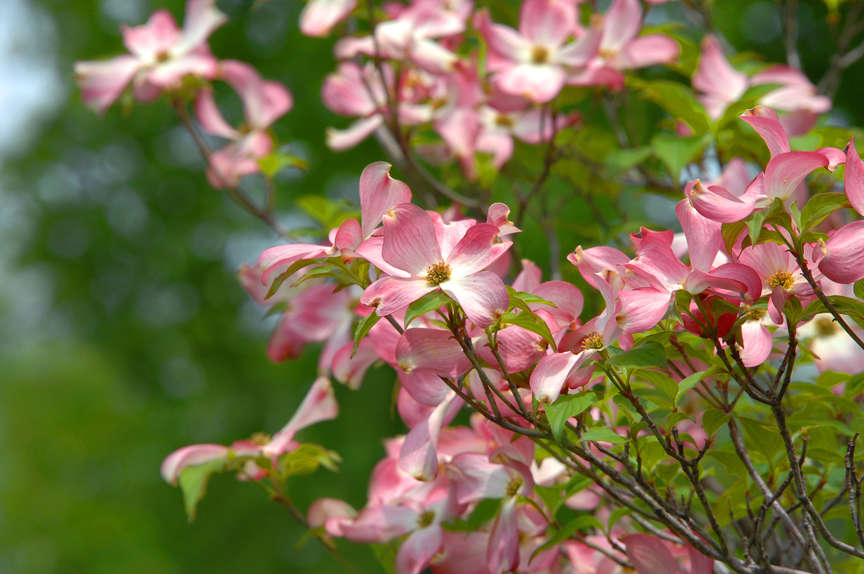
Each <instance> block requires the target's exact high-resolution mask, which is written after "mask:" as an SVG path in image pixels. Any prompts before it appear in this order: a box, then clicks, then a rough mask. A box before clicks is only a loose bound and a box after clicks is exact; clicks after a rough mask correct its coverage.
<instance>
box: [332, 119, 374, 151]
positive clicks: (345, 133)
mask: <svg viewBox="0 0 864 574" xmlns="http://www.w3.org/2000/svg"><path fill="white" fill-rule="evenodd" d="M383 123H384V119H383V118H382V117H381V116H379V115H375V116H371V117H368V118H363V119H361V120H357V121H356V122H354V123H353V124H351V125H350V126H349V127H348V129H345V130H337V129H335V128H327V131H326V134H325V137H326V140H327V147H329V148H330V149H332V150H336V151H342V150H346V149H349V148H352V147H354V146H356V145H357V144H359V143H360V142H362V141H363V140H365V139H366V138H368V137H369V136H370V135H372V133H373V132H374V131H375V130H377V129H378V128H379V127H380V126H381V125H382V124H383Z"/></svg>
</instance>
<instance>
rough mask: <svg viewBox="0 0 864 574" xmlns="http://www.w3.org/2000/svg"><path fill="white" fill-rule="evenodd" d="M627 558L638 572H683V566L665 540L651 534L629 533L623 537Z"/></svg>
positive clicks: (642, 573) (676, 573)
mask: <svg viewBox="0 0 864 574" xmlns="http://www.w3.org/2000/svg"><path fill="white" fill-rule="evenodd" d="M621 542H623V543H624V545H625V546H626V547H627V558H629V559H630V562H632V563H633V567H634V568H636V572H637V574H658V573H662V574H681V568H680V567H679V566H678V562H677V561H676V560H675V557H674V556H672V553H671V552H670V551H669V549H668V548H666V545H665V544H664V543H663V540H662V539H660V538H659V537H657V536H651V535H650V534H629V535H627V536H623V537H622V538H621Z"/></svg>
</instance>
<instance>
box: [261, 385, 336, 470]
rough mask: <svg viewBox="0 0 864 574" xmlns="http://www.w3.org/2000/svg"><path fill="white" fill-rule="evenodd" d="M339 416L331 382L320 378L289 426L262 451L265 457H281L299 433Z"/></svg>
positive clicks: (289, 422) (298, 408)
mask: <svg viewBox="0 0 864 574" xmlns="http://www.w3.org/2000/svg"><path fill="white" fill-rule="evenodd" d="M338 415H339V405H338V404H337V403H336V396H335V395H334V394H333V386H332V385H331V384H330V380H329V379H328V378H327V377H318V379H316V381H315V382H314V383H313V384H312V386H311V387H310V388H309V392H307V393H306V396H305V397H304V398H303V402H302V403H300V406H299V407H297V411H296V412H295V413H294V416H293V417H291V420H290V421H288V424H286V425H285V426H284V427H282V430H280V431H279V432H277V433H276V434H275V435H273V438H272V439H271V440H270V442H269V443H267V444H266V445H264V447H263V448H262V449H261V450H262V452H263V453H264V455H265V456H271V457H272V456H279V455H280V454H282V453H283V452H285V450H286V448H287V447H288V445H289V444H290V443H291V440H292V439H293V438H294V435H295V434H296V433H297V431H299V430H301V429H304V428H306V427H308V426H309V425H312V424H315V423H317V422H321V421H326V420H330V419H335V418H336V417H337V416H338Z"/></svg>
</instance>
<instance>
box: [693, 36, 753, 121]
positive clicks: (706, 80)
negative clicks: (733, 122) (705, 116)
mask: <svg viewBox="0 0 864 574" xmlns="http://www.w3.org/2000/svg"><path fill="white" fill-rule="evenodd" d="M693 87H694V88H696V89H697V90H699V91H701V92H704V93H706V94H709V95H711V96H712V97H713V98H714V99H715V101H716V102H717V104H718V105H717V106H715V107H716V108H718V109H716V110H715V113H712V114H711V115H712V117H714V118H715V119H716V118H718V117H720V115H722V113H723V112H722V110H723V109H724V108H725V107H726V106H727V105H729V104H731V103H732V102H734V101H736V100H738V98H740V97H741V95H742V94H743V93H744V91H745V90H746V89H747V76H745V75H744V74H742V73H741V72H739V71H737V70H735V68H733V67H732V66H730V65H729V61H728V60H726V57H725V56H724V55H723V49H722V48H721V47H720V42H718V41H717V39H716V38H715V37H714V36H711V35H708V36H705V38H703V39H702V56H701V57H700V58H699V69H697V70H696V74H695V75H694V76H693Z"/></svg>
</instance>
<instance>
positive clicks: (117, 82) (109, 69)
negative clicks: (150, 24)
mask: <svg viewBox="0 0 864 574" xmlns="http://www.w3.org/2000/svg"><path fill="white" fill-rule="evenodd" d="M139 65H140V64H139V62H138V59H137V58H135V57H133V56H118V57H116V58H112V59H111V60H105V61H103V62H75V79H76V81H77V82H78V85H79V86H80V87H81V98H82V99H83V100H84V103H85V104H86V105H87V106H89V107H90V108H92V109H94V110H96V111H97V112H100V113H102V112H104V111H105V110H107V109H108V108H109V107H111V104H113V103H114V101H115V100H116V99H117V98H118V97H120V94H122V93H123V90H125V89H126V86H127V85H129V82H130V81H131V80H132V77H133V76H134V75H135V72H137V71H138V67H139Z"/></svg>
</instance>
